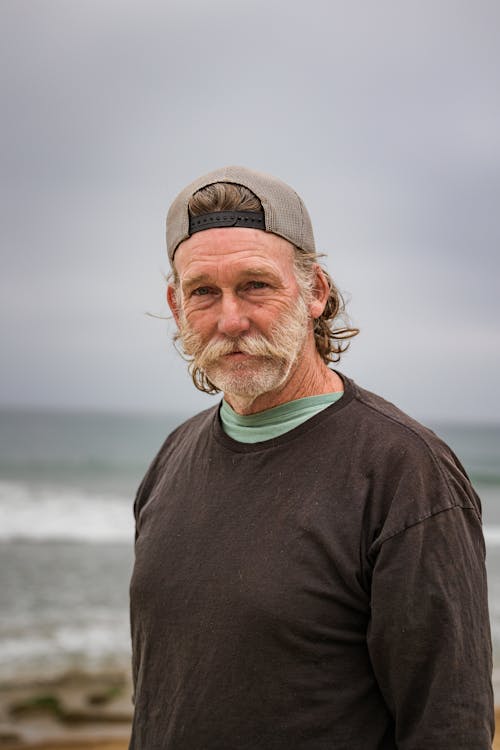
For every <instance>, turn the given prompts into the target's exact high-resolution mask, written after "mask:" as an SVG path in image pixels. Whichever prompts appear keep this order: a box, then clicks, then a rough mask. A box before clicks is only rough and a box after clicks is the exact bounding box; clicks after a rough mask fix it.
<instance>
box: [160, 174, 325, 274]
mask: <svg viewBox="0 0 500 750" xmlns="http://www.w3.org/2000/svg"><path fill="white" fill-rule="evenodd" d="M218 182H229V183H233V184H235V185H243V186H244V187H246V188H248V190H251V192H252V193H254V195H256V196H257V198H259V200H260V202H261V203H262V208H263V211H214V212H212V213H208V214H204V215H202V216H190V215H189V210H188V204H189V201H190V200H191V198H192V196H193V195H194V194H195V193H196V192H197V191H198V190H201V188H204V187H207V186H208V185H214V184H216V183H218ZM217 227H247V228H248V227H250V228H253V229H261V230H263V231H265V232H272V233H273V234H277V235H279V236H280V237H284V239H285V240H288V241H289V242H291V243H292V244H293V245H295V246H296V247H298V248H300V249H301V250H305V251H306V252H311V253H314V252H315V246H314V236H313V230H312V224H311V219H310V217H309V214H308V213H307V209H306V207H305V205H304V203H303V201H302V199H301V198H300V196H298V195H297V193H296V192H295V190H292V188H291V187H289V185H287V184H286V183H284V182H282V181H281V180H278V179H277V178H276V177H272V176H271V175H268V174H264V173H262V172H255V171H254V170H252V169H247V168H246V167H223V168H222V169H216V170H215V171H214V172H210V173H209V174H206V175H204V176H203V177H199V178H198V179H197V180H195V181H194V182H192V183H191V184H190V185H188V186H187V187H185V188H184V190H182V192H180V193H179V195H178V196H177V198H176V199H175V200H174V202H173V203H172V205H171V206H170V209H169V211H168V215H167V250H168V257H169V260H170V263H172V262H173V259H174V254H175V251H176V250H177V248H178V247H179V245H180V243H181V242H183V241H184V240H186V239H187V238H188V237H190V236H191V235H192V234H195V233H196V232H201V231H203V230H205V229H215V228H217Z"/></svg>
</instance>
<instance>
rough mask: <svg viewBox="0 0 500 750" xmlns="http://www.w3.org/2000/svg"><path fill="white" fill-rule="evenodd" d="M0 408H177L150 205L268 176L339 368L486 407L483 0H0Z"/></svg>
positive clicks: (160, 230)
mask: <svg viewBox="0 0 500 750" xmlns="http://www.w3.org/2000/svg"><path fill="white" fill-rule="evenodd" d="M0 29H1V30H0V42H1V45H0V48H1V53H0V94H1V101H2V118H1V129H2V136H1V146H0V149H1V151H0V159H1V170H0V173H1V177H0V179H1V186H0V189H1V195H0V214H1V215H0V227H1V229H0V231H1V245H0V251H1V255H2V273H1V274H0V294H1V300H0V305H1V308H0V313H1V314H0V353H1V358H2V365H1V368H0V406H10V407H25V406H30V407H32V406H34V407H43V408H52V407H56V408H76V409H103V410H113V411H115V410H126V411H139V412H140V411H147V412H159V413H163V412H169V411H185V412H190V413H192V412H194V411H197V410H199V409H201V408H206V407H207V406H210V405H211V404H212V403H214V401H213V397H210V396H207V395H205V394H201V393H198V392H197V391H196V390H195V389H194V386H193V385H192V383H191V380H190V378H189V376H188V374H187V370H186V365H185V363H184V362H183V361H182V360H181V358H180V357H179V355H178V354H176V352H175V350H174V349H173V345H172V342H171V339H172V334H173V331H174V326H173V323H172V322H171V321H168V320H165V319H162V317H159V318H157V317H154V316H164V317H166V316H168V309H167V306H166V303H165V274H166V273H167V272H168V261H167V259H166V253H165V241H164V229H165V227H164V223H165V215H166V212H167V209H168V206H169V204H170V202H171V201H172V200H173V199H174V198H175V196H176V195H177V193H178V192H179V191H180V190H181V189H182V188H183V187H184V186H185V185H186V184H187V183H188V182H190V181H192V180H193V179H195V178H196V177H198V176H199V175H201V174H204V173H206V172H208V171H210V170H212V169H215V168H217V167H220V166H224V165H227V164H242V165H245V166H248V167H251V168H254V169H258V170H261V171H265V172H269V173H271V174H274V175H276V176H278V177H280V178H281V179H283V180H284V181H286V182H288V183H289V184H290V185H292V186H293V187H294V188H295V189H296V190H297V192H298V193H299V194H300V195H301V196H302V198H303V199H304V201H305V203H306V205H307V207H308V209H309V212H310V214H311V217H312V221H313V226H314V231H315V237H316V245H317V248H318V250H320V251H321V252H325V253H326V254H327V258H326V259H325V265H326V267H327V268H328V270H329V271H330V273H331V274H332V275H333V277H334V279H335V281H336V283H337V285H338V286H339V287H340V289H341V290H342V291H343V292H344V294H345V296H346V298H347V300H348V311H349V314H350V317H351V320H352V322H353V323H354V324H355V325H356V326H358V327H359V328H360V329H361V333H360V335H359V336H358V337H357V338H356V339H355V340H354V341H353V343H352V346H351V348H350V350H349V352H348V353H347V354H346V355H345V356H344V358H343V360H342V362H341V364H340V366H339V369H340V370H341V371H342V372H345V373H346V374H347V375H349V376H350V377H353V378H355V380H356V381H357V382H358V383H359V384H360V385H362V386H364V387H365V388H368V389H370V390H373V391H375V392H377V393H379V394H380V395H382V396H384V397H385V398H388V399H389V400H390V401H393V402H394V403H396V404H397V405H398V406H400V407H401V408H403V409H404V410H405V411H407V412H409V413H410V414H411V415H412V416H415V417H417V418H418V419H422V420H426V421H440V420H441V421H442V420H453V421H471V422H474V421H485V420H486V421H500V403H499V399H498V395H497V393H498V382H499V374H500V336H499V330H500V326H499V309H500V294H499V290H498V276H499V263H500V261H499V245H500V242H499V240H500V219H499V215H500V210H499V209H500V93H499V92H500V4H499V3H498V2H497V0H475V1H474V2H472V0H467V1H465V0H453V1H452V0H432V2H430V1H429V0H418V2H416V1H415V2H413V1H411V0H409V1H405V0H379V2H376V3H375V2H369V0H364V2H359V0H350V2H340V1H339V0H309V1H308V2H300V3H299V2H295V0H276V1H275V2H273V1H272V0H265V1H264V0H254V2H253V3H252V4H251V5H250V4H243V3H238V2H234V1H233V2H230V1H229V0H212V2H210V3H207V2H206V1H205V0H182V2H180V0H177V1H176V2H172V1H171V0H164V1H163V2H153V1H152V0H141V1H140V2H139V0H137V1H136V2H131V1H130V0H1V2H0Z"/></svg>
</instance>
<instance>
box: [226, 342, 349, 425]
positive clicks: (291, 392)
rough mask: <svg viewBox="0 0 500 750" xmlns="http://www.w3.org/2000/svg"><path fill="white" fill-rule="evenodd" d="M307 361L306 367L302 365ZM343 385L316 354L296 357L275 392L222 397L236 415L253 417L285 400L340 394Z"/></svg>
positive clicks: (283, 402) (286, 401)
mask: <svg viewBox="0 0 500 750" xmlns="http://www.w3.org/2000/svg"><path fill="white" fill-rule="evenodd" d="M306 362H309V363H310V364H309V365H306V364H305V363H306ZM343 390H344V385H343V383H342V380H341V378H340V377H339V376H338V375H337V373H335V372H333V370H330V369H329V368H328V367H327V366H326V364H325V363H324V362H323V360H322V359H321V358H320V357H319V355H317V356H316V357H313V358H312V359H309V358H299V361H298V362H297V364H296V366H295V368H294V369H293V370H292V373H291V374H290V376H289V377H288V378H287V380H286V382H285V383H284V384H283V385H282V386H281V387H280V388H278V389H276V390H274V391H269V392H268V393H262V394H260V395H259V396H252V397H245V396H242V395H240V394H238V395H236V394H234V393H225V394H224V398H225V400H226V401H227V403H228V404H229V405H230V406H231V408H232V409H234V411H235V412H236V413H237V414H244V415H246V414H256V413H257V412H261V411H265V410H266V409H272V408H273V407H275V406H280V405H281V404H287V403H288V402H289V401H296V400H297V399H299V398H306V397H307V396H320V395H322V394H324V393H335V392H338V391H343Z"/></svg>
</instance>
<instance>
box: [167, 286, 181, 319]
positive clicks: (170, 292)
mask: <svg viewBox="0 0 500 750" xmlns="http://www.w3.org/2000/svg"><path fill="white" fill-rule="evenodd" d="M167 302H168V306H169V307H170V312H171V313H172V315H173V316H174V320H175V322H176V323H177V325H179V318H180V315H179V305H178V303H177V294H176V291H175V286H174V285H173V284H169V285H168V286H167Z"/></svg>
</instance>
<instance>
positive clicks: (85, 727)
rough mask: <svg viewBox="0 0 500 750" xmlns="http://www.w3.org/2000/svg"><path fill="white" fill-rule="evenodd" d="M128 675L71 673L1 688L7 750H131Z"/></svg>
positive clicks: (0, 739) (0, 745) (0, 736)
mask: <svg viewBox="0 0 500 750" xmlns="http://www.w3.org/2000/svg"><path fill="white" fill-rule="evenodd" d="M132 714H133V705H132V682H131V677H130V674H129V673H128V672H111V671H110V672H102V673H100V674H90V673H83V672H77V671H73V672H67V673H65V674H64V675H62V676H61V677H58V678H55V679H47V680H43V679H36V680H35V679H34V680H23V681H19V682H15V681H9V682H5V683H3V684H0V749H1V750H25V749H26V750H28V748H32V749H33V750H35V748H36V750H77V749H78V748H80V749H83V748H87V749H88V750H127V748H128V742H129V737H130V727H131V722H132Z"/></svg>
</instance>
